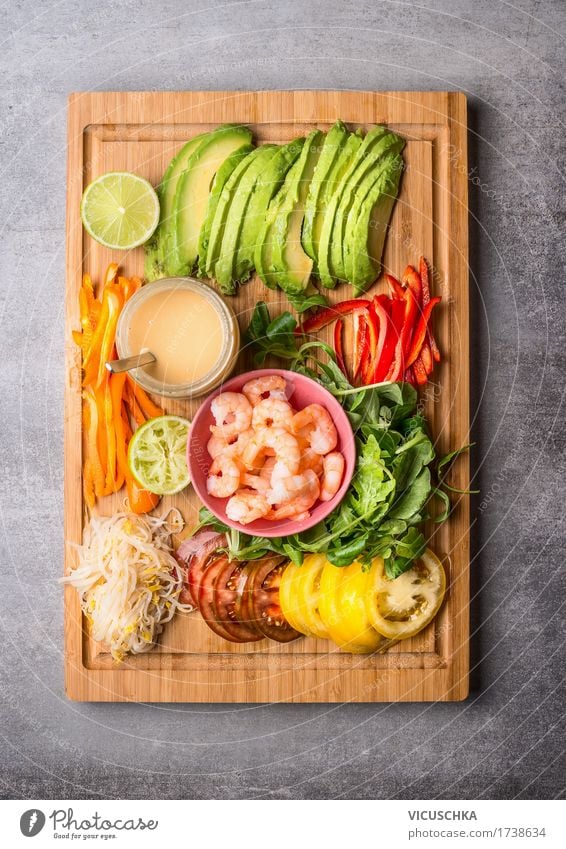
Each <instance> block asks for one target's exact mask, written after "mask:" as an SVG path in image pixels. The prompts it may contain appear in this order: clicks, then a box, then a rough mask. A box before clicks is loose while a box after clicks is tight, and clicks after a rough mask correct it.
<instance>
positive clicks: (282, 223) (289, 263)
mask: <svg viewBox="0 0 566 849" xmlns="http://www.w3.org/2000/svg"><path fill="white" fill-rule="evenodd" d="M323 137H324V133H322V132H321V131H320V130H314V131H313V132H312V133H310V135H309V136H307V139H306V141H305V143H304V145H303V149H302V150H301V155H300V156H299V158H298V159H297V161H296V163H295V164H294V165H293V167H292V168H291V170H290V171H289V173H288V174H287V177H286V180H285V183H286V184H287V186H288V188H287V193H286V196H285V200H284V202H283V203H282V204H281V206H280V207H279V210H278V212H277V216H276V218H275V219H274V221H273V231H272V232H273V236H272V243H273V248H272V259H271V261H272V267H273V270H274V273H275V275H276V280H277V285H278V286H279V287H280V288H281V289H283V291H284V292H287V293H288V294H291V295H294V296H301V295H302V294H303V293H305V291H306V290H307V287H308V285H309V281H310V276H311V272H312V265H313V263H312V259H311V258H310V256H309V255H308V254H306V253H305V251H304V250H303V246H302V244H301V229H302V226H303V218H304V215H305V201H306V199H307V195H308V193H309V186H310V182H311V180H312V175H313V173H314V169H315V167H316V163H317V162H318V159H319V157H320V152H321V150H322V139H323Z"/></svg>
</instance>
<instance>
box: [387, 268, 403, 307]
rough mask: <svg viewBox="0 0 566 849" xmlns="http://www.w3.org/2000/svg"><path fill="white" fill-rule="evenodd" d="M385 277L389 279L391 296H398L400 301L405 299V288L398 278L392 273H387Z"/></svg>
mask: <svg viewBox="0 0 566 849" xmlns="http://www.w3.org/2000/svg"><path fill="white" fill-rule="evenodd" d="M385 279H386V280H387V284H388V286H389V291H390V292H391V297H392V298H397V299H398V300H399V301H404V300H405V290H404V289H403V287H402V286H401V284H400V283H399V281H398V280H397V278H396V277H393V275H392V274H386V275H385Z"/></svg>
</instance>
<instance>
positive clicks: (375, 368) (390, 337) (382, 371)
mask: <svg viewBox="0 0 566 849" xmlns="http://www.w3.org/2000/svg"><path fill="white" fill-rule="evenodd" d="M372 306H373V310H374V312H375V316H376V319H377V324H378V327H379V335H378V339H377V348H376V352H375V357H374V361H373V363H372V369H371V373H370V374H369V376H368V383H379V382H380V381H382V380H383V379H384V378H385V375H386V374H387V372H388V371H389V367H390V365H391V360H392V359H393V354H394V353H395V345H396V343H397V337H396V333H395V329H394V327H393V322H392V320H391V316H390V312H389V311H390V308H391V302H390V300H389V298H387V297H386V296H385V295H376V296H375V298H374V299H373V305H372Z"/></svg>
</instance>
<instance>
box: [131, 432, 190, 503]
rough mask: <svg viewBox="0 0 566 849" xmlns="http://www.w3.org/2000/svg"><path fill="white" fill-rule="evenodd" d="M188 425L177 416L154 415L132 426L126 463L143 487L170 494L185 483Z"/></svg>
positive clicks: (187, 474) (183, 486) (160, 493)
mask: <svg viewBox="0 0 566 849" xmlns="http://www.w3.org/2000/svg"><path fill="white" fill-rule="evenodd" d="M190 426H191V423H190V422H189V421H187V419H182V418H181V417H180V416H158V417H157V418H155V419H149V421H147V422H146V423H145V424H143V425H142V426H141V427H140V428H138V429H137V430H136V432H135V433H134V435H133V436H132V438H131V440H130V445H129V447H128V465H129V467H130V471H131V473H132V475H133V476H134V478H135V479H136V481H137V482H138V484H139V485H140V486H141V487H143V489H148V490H149V491H150V492H154V493H155V494H156V495H173V494H174V493H175V492H180V491H181V490H182V489H184V488H185V487H186V486H187V484H188V483H189V470H188V469H187V439H188V436H189V428H190Z"/></svg>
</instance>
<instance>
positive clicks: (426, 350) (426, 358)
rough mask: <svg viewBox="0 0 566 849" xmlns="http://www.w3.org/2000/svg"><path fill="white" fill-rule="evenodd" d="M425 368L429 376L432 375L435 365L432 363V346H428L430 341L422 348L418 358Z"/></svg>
mask: <svg viewBox="0 0 566 849" xmlns="http://www.w3.org/2000/svg"><path fill="white" fill-rule="evenodd" d="M417 359H418V360H420V361H421V362H422V364H423V366H424V370H425V371H426V373H427V375H428V374H432V369H433V368H434V363H433V361H432V351H431V350H430V345H429V344H428V339H425V341H424V345H423V346H422V348H421V352H420V354H419V356H418V357H417Z"/></svg>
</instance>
